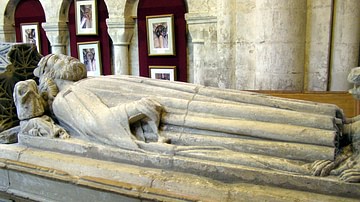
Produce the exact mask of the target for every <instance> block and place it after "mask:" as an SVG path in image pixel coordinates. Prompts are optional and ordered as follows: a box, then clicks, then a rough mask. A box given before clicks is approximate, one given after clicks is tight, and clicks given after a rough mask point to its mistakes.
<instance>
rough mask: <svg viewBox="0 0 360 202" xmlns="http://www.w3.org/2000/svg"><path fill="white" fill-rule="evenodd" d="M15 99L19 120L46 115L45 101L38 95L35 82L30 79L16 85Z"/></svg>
mask: <svg viewBox="0 0 360 202" xmlns="http://www.w3.org/2000/svg"><path fill="white" fill-rule="evenodd" d="M13 97H14V102H15V106H16V112H17V116H18V118H19V120H26V119H30V118H34V117H38V116H41V115H43V114H44V111H45V109H44V101H43V100H42V98H41V96H40V95H39V93H38V88H37V85H36V82H35V81H34V80H31V79H30V80H26V81H19V82H18V83H16V85H15V87H14V94H13Z"/></svg>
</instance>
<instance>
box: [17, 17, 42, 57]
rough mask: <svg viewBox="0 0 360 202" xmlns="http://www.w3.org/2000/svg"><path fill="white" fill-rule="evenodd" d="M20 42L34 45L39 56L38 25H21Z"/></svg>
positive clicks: (36, 23)
mask: <svg viewBox="0 0 360 202" xmlns="http://www.w3.org/2000/svg"><path fill="white" fill-rule="evenodd" d="M20 30H21V41H22V42H23V43H34V44H35V45H36V48H37V51H38V52H39V53H40V54H41V43H40V31H39V23H38V22H33V23H21V24H20Z"/></svg>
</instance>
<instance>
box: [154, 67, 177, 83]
mask: <svg viewBox="0 0 360 202" xmlns="http://www.w3.org/2000/svg"><path fill="white" fill-rule="evenodd" d="M149 71H150V78H152V79H162V80H169V81H175V80H176V67H175V66H149Z"/></svg>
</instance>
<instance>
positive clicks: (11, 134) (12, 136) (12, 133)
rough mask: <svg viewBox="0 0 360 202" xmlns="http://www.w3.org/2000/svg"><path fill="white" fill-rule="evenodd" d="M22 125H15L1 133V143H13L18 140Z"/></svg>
mask: <svg viewBox="0 0 360 202" xmlns="http://www.w3.org/2000/svg"><path fill="white" fill-rule="evenodd" d="M19 131H20V127H13V128H10V129H8V130H5V131H3V132H1V133H0V144H12V143H16V142H17V141H18V138H17V135H18V133H19Z"/></svg>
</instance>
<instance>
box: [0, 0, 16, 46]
mask: <svg viewBox="0 0 360 202" xmlns="http://www.w3.org/2000/svg"><path fill="white" fill-rule="evenodd" d="M19 2H20V0H9V1H7V2H6V1H2V2H1V3H0V8H1V10H2V13H3V14H4V15H2V16H1V17H0V18H2V20H1V22H2V23H1V24H3V25H2V32H3V33H2V36H0V39H1V41H5V42H15V41H16V37H15V26H14V25H15V9H16V6H17V5H18V3H19Z"/></svg>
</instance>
